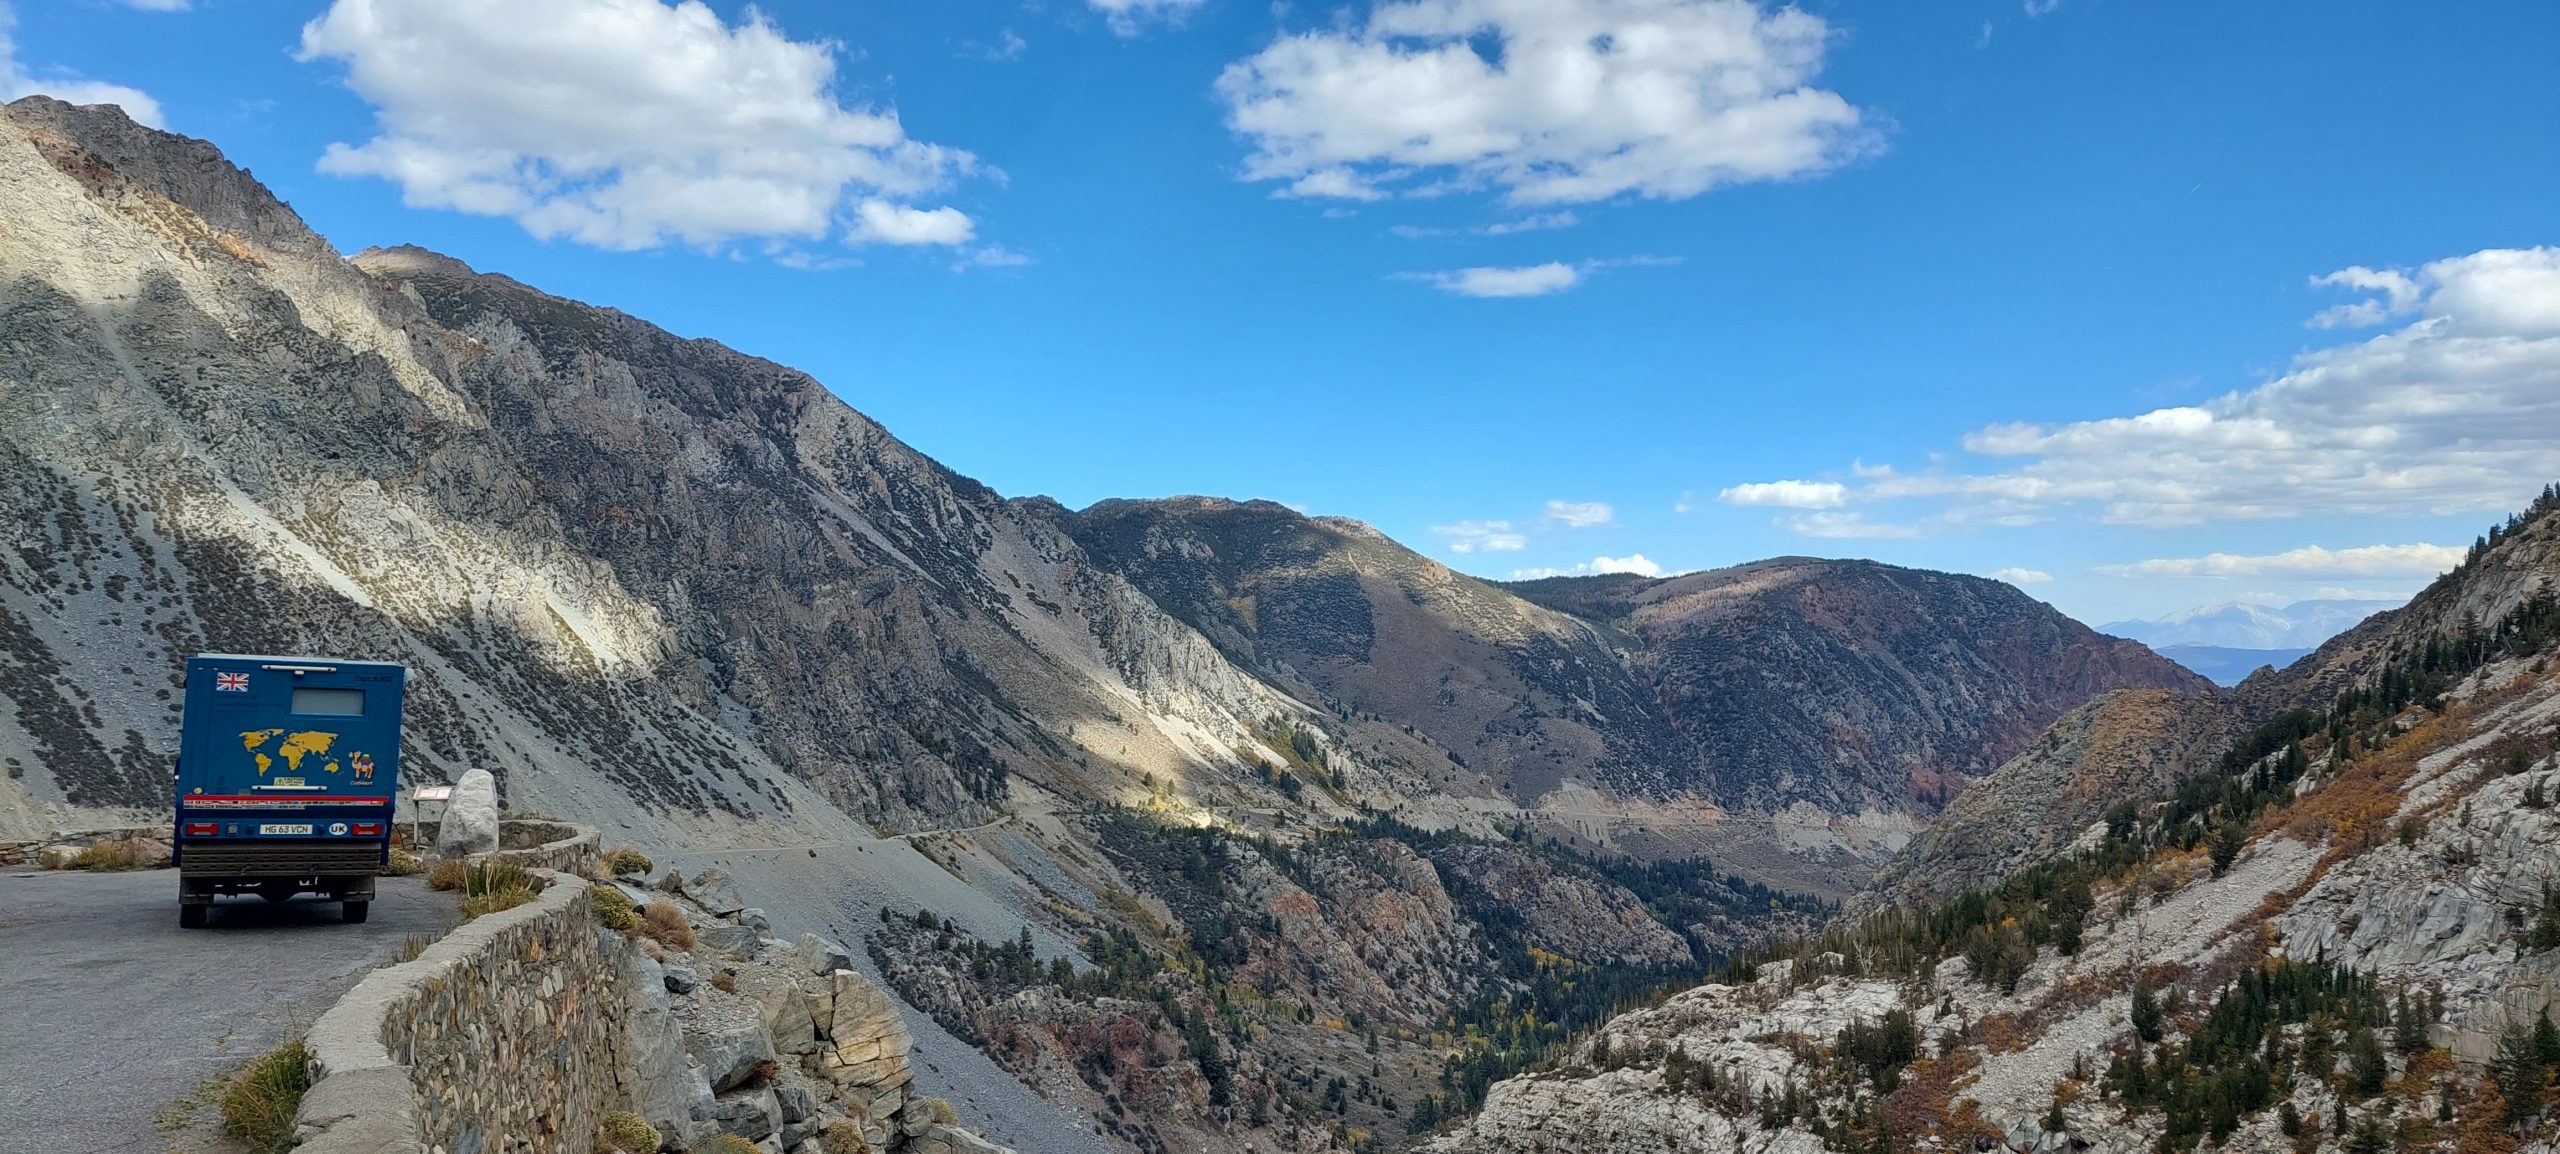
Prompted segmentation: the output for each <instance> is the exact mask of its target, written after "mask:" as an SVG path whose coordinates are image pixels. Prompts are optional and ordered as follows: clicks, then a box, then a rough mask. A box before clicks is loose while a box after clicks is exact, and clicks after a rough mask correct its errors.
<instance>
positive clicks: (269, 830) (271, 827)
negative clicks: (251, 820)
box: [258, 822, 311, 835]
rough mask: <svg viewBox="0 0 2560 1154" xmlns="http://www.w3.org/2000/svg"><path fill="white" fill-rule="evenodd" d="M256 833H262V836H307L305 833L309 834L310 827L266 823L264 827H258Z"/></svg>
mask: <svg viewBox="0 0 2560 1154" xmlns="http://www.w3.org/2000/svg"><path fill="white" fill-rule="evenodd" d="M258 832H259V833H262V834H268V835H274V834H307V833H310V832H311V827H310V826H309V825H307V824H305V825H280V824H276V823H272V822H271V823H268V824H266V825H262V826H259V827H258Z"/></svg>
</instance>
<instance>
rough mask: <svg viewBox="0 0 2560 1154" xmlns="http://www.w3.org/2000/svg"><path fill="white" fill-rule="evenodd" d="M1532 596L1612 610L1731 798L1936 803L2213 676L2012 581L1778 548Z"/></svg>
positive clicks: (1718, 787) (1539, 587) (1591, 615)
mask: <svg viewBox="0 0 2560 1154" xmlns="http://www.w3.org/2000/svg"><path fill="white" fill-rule="evenodd" d="M1513 588H1515V589H1517V590H1518V591H1519V592H1520V593H1521V595H1522V596H1524V597H1527V598H1529V599H1530V600H1533V601H1539V602H1541V603H1543V604H1547V605H1550V606H1553V607H1556V608H1559V609H1564V610H1567V611H1569V612H1573V613H1576V614H1578V615H1581V616H1583V617H1586V618H1588V619H1591V620H1594V621H1598V622H1602V623H1604V624H1606V625H1608V626H1610V627H1611V628H1612V629H1614V630H1616V631H1617V632H1619V633H1620V634H1621V635H1623V636H1624V637H1626V638H1628V639H1629V640H1630V641H1631V642H1632V649H1633V652H1632V654H1631V659H1632V664H1633V665H1634V667H1635V670H1636V672H1637V674H1638V675H1639V676H1641V677H1642V678H1643V679H1644V681H1645V683H1646V684H1647V685H1648V686H1649V687H1650V688H1651V689H1652V691H1653V696H1654V697H1655V698H1656V699H1657V700H1659V701H1660V702H1661V703H1662V708H1663V709H1664V710H1665V711H1666V713H1667V714H1668V716H1669V718H1670V719H1671V723H1672V725H1673V726H1674V727H1676V728H1677V729H1678V731H1679V732H1680V733H1681V735H1682V736H1683V737H1684V738H1686V739H1687V741H1688V743H1689V744H1690V745H1691V746H1692V747H1693V748H1694V749H1695V750H1696V755H1695V757H1696V766H1697V770H1696V772H1697V774H1698V776H1699V777H1700V778H1701V779H1702V780H1703V782H1704V783H1705V787H1706V788H1707V789H1708V790H1710V791H1712V792H1713V793H1714V795H1715V796H1716V797H1717V798H1719V799H1720V800H1722V801H1724V802H1725V803H1726V804H1728V805H1734V806H1738V807H1754V808H1774V807H1778V806H1784V805H1790V804H1794V803H1797V802H1810V803H1812V804H1813V805H1816V806H1819V807H1821V808H1823V809H1828V810H1834V811H1840V812H1850V811H1854V810H1857V809H1859V808H1862V807H1869V806H1873V807H1877V808H1919V809H1921V810H1922V811H1924V812H1926V811H1930V810H1934V809H1935V808H1936V807H1937V806H1938V805H1939V804H1942V803H1943V802H1944V800H1945V799H1947V798H1949V797H1952V796H1954V794H1955V792H1956V791H1957V790H1959V789H1961V788H1963V785H1964V783H1965V781H1967V780H1969V779H1971V778H1974V777H1979V776H1981V775H1983V774H1987V773H1989V772H1991V771H1992V770H1993V769H1994V768H1996V767H1997V766H1999V764H2000V763H2001V762H2003V761H2006V760H2008V758H2009V757H2010V756H2011V755H2013V754H2015V753H2017V752H2018V751H2019V750H2021V749H2024V748H2026V746H2027V745H2028V743H2029V742H2031V741H2033V740H2034V739H2035V737H2036V735H2037V734H2038V733H2041V732H2042V731H2043V730H2044V728H2045V726H2047V725H2049V724H2051V723H2052V722H2053V721H2054V719H2055V718H2057V717H2060V716H2061V715H2062V714H2063V713H2064V712H2065V711H2066V710H2069V709H2071V708H2073V707H2076V706H2078V705H2080V704H2081V703H2083V702H2086V701H2088V700H2089V699H2090V698H2093V697H2096V696H2098V695H2100V694H2103V693H2106V692H2108V691H2110V690H2114V689H2124V688H2134V687H2143V688H2157V689H2174V690H2182V691H2188V692H2204V691H2206V690H2207V689H2208V688H2209V687H2208V683H2207V682H2205V681H2204V679H2202V678H2200V677H2197V676H2196V675H2195V674H2193V673H2190V672H2188V671H2187V670H2185V669H2183V668H2180V667H2179V666H2177V665H2175V664H2173V663H2171V662H2169V661H2167V660H2165V659H2163V658H2161V657H2160V656H2159V655H2158V654H2155V653H2153V652H2151V651H2150V650H2149V649H2146V648H2144V647H2142V646H2141V645H2138V644H2136V643H2134V642H2130V641H2125V640H2122V639H2120V638H2113V637H2105V636H2101V635H2099V634H2097V633H2094V632H2092V631H2091V630H2089V628H2088V627H2086V626H2083V625H2081V624H2080V623H2078V622H2076V621H2073V620H2071V619H2070V618H2068V617H2065V616H2063V615H2062V614H2060V613H2058V612H2056V611H2055V610H2054V609H2053V608H2052V607H2051V606H2048V605H2045V604H2044V603H2042V602H2040V601H2037V600H2035V599H2034V598H2031V597H2028V596H2027V595H2026V594H2023V593H2020V592H2018V591H2017V589H2016V588H2014V587H2012V586H2010V585H2008V584H2007V583H2005V582H1999V581H1990V580H1985V579H1983V578H1979V577H1967V576H1963V575H1961V574H1952V573H1932V572H1926V571H1922V570H1913V569H1900V568H1896V567H1893V566H1890V565H1879V564H1875V563H1873V562H1867V561H1819V560H1812V559H1807V558H1793V557H1789V558H1779V559H1776V560H1771V561H1760V562H1755V563H1752V564H1749V565H1740V566H1735V567H1733V568H1730V569H1716V570H1709V571H1706V572H1702V573H1691V574H1685V575H1683V576H1679V577H1671V578H1663V579H1659V580H1651V579H1646V578H1640V577H1626V576H1617V577H1598V578H1552V579H1549V580H1546V581H1538V582H1527V583H1523V584H1520V585H1517V586H1513Z"/></svg>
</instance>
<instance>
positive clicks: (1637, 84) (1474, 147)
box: [1097, 0, 1877, 204]
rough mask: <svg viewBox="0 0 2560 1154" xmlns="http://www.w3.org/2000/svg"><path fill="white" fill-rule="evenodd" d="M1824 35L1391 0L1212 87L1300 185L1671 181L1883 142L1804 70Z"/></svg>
mask: <svg viewBox="0 0 2560 1154" xmlns="http://www.w3.org/2000/svg"><path fill="white" fill-rule="evenodd" d="M1097 2H1100V0H1097ZM1830 38H1831V29H1830V27H1829V26H1828V25H1826V24H1825V23H1823V21H1822V20H1821V18H1819V17H1816V16H1813V15H1811V14H1809V13H1806V12H1804V11H1802V10H1800V9H1796V8H1792V7H1790V8H1779V9H1774V10H1772V9H1764V8H1762V7H1761V6H1760V5H1758V4H1756V3H1753V2H1751V0H1399V2H1390V3H1380V4H1378V5H1376V6H1375V7H1373V8H1372V9H1371V10H1370V13H1369V16H1368V19H1367V20H1366V21H1343V22H1339V23H1336V24H1333V25H1330V26H1328V27H1325V28H1322V29H1318V30H1313V31H1307V32H1301V33H1297V34H1294V35H1287V36H1282V37H1281V38H1279V39H1278V40H1277V41H1275V42H1273V43H1272V44H1271V45H1270V46H1269V47H1267V48H1265V49H1263V50H1262V51H1261V52H1259V53H1256V54H1254V55H1253V56H1251V57H1248V58H1246V59H1243V60H1239V61H1236V62H1234V63H1232V64H1229V65H1228V66H1227V67H1226V69H1225V71H1224V72H1223V73H1221V74H1220V76H1219V77H1218V82H1217V93H1218V96H1219V98H1220V99H1221V100H1223V101H1224V102H1225V103H1226V105H1227V123H1228V125H1229V127H1230V128H1232V129H1233V130H1234V131H1235V132H1236V134H1237V135H1238V136H1240V137H1242V138H1243V139H1244V141H1245V142H1246V143H1247V144H1248V145H1249V146H1250V148H1251V149H1252V151H1251V153H1250V154H1249V155H1248V157H1247V158H1246V161H1245V166H1244V175H1245V177H1246V178H1247V179H1249V180H1257V181H1271V182H1275V183H1278V184H1279V185H1281V186H1282V188H1283V189H1284V190H1285V191H1287V192H1288V193H1289V194H1292V195H1299V196H1318V195H1333V194H1335V192H1334V191H1328V190H1338V191H1339V192H1341V193H1344V194H1348V195H1352V196H1355V197H1361V198H1367V197H1375V196H1384V195H1388V194H1389V193H1390V192H1391V191H1392V192H1400V193H1406V194H1414V195H1429V194H1435V193H1440V192H1446V191H1449V190H1452V189H1476V188H1483V189H1493V190H1499V191H1500V192H1502V193H1503V194H1504V195H1505V196H1506V197H1507V198H1508V199H1509V200H1511V201H1512V202H1514V203H1518V204H1577V203H1587V202H1591V201H1599V200H1606V199H1608V198H1611V197H1615V196H1621V195H1627V194H1634V195H1637V196H1644V197H1649V198H1655V199H1673V200H1676V199H1683V198H1687V197H1691V196H1696V195H1698V194H1700V193H1703V192H1706V191H1708V190H1709V189H1713V188H1716V187H1719V186H1722V185H1730V184H1738V183H1748V182H1756V181H1769V180H1784V179H1788V178H1791V177H1801V176H1807V175H1811V174H1814V173H1819V172H1823V171H1826V170H1828V169H1831V168H1834V167H1837V166H1839V165H1841V164H1843V163H1846V162H1848V161H1850V160H1853V159H1855V158H1857V157H1859V156H1861V155H1864V154H1866V153H1869V152H1871V151H1873V150H1874V149H1875V148H1876V147H1877V144H1876V141H1877V134H1876V133H1875V132H1874V131H1873V129H1872V128H1871V126H1870V125H1869V124H1868V123H1867V119H1866V117H1865V115H1864V114H1863V113H1862V112H1861V111H1860V110H1859V109H1858V108H1857V107H1856V106H1855V105H1852V104H1851V103H1849V102H1848V101H1847V100H1846V99H1843V98H1842V97H1841V96H1840V95H1839V94H1837V93H1834V92H1831V91H1828V90H1825V89H1822V88H1818V87H1815V86H1814V83H1813V82H1814V78H1815V76H1816V75H1817V74H1818V73H1819V72H1820V71H1821V68H1822V62H1823V52H1824V50H1825V48H1826V47H1827V46H1828V44H1829V41H1830Z"/></svg>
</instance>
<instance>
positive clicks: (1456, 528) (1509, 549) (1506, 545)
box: [1431, 521, 1529, 553]
mask: <svg viewBox="0 0 2560 1154" xmlns="http://www.w3.org/2000/svg"><path fill="white" fill-rule="evenodd" d="M1431 532H1432V534H1433V535H1434V536H1437V537H1440V538H1443V539H1445V540H1446V541H1447V542H1448V543H1449V551H1450V552H1452V553H1473V552H1475V551H1477V550H1479V549H1481V550H1483V551H1485V552H1487V553H1516V552H1519V551H1520V550H1522V549H1526V548H1528V547H1529V538H1528V536H1527V535H1526V534H1523V533H1519V532H1516V531H1514V530H1513V529H1512V528H1511V522H1509V521H1459V522H1456V523H1454V524H1449V525H1434V526H1432V527H1431Z"/></svg>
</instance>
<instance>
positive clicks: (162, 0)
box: [124, 0, 190, 12]
mask: <svg viewBox="0 0 2560 1154" xmlns="http://www.w3.org/2000/svg"><path fill="white" fill-rule="evenodd" d="M124 3H125V6H126V7H128V8H139V9H142V10H143V11H145V12H184V11H186V10H187V9H188V8H189V7H190V0H124Z"/></svg>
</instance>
